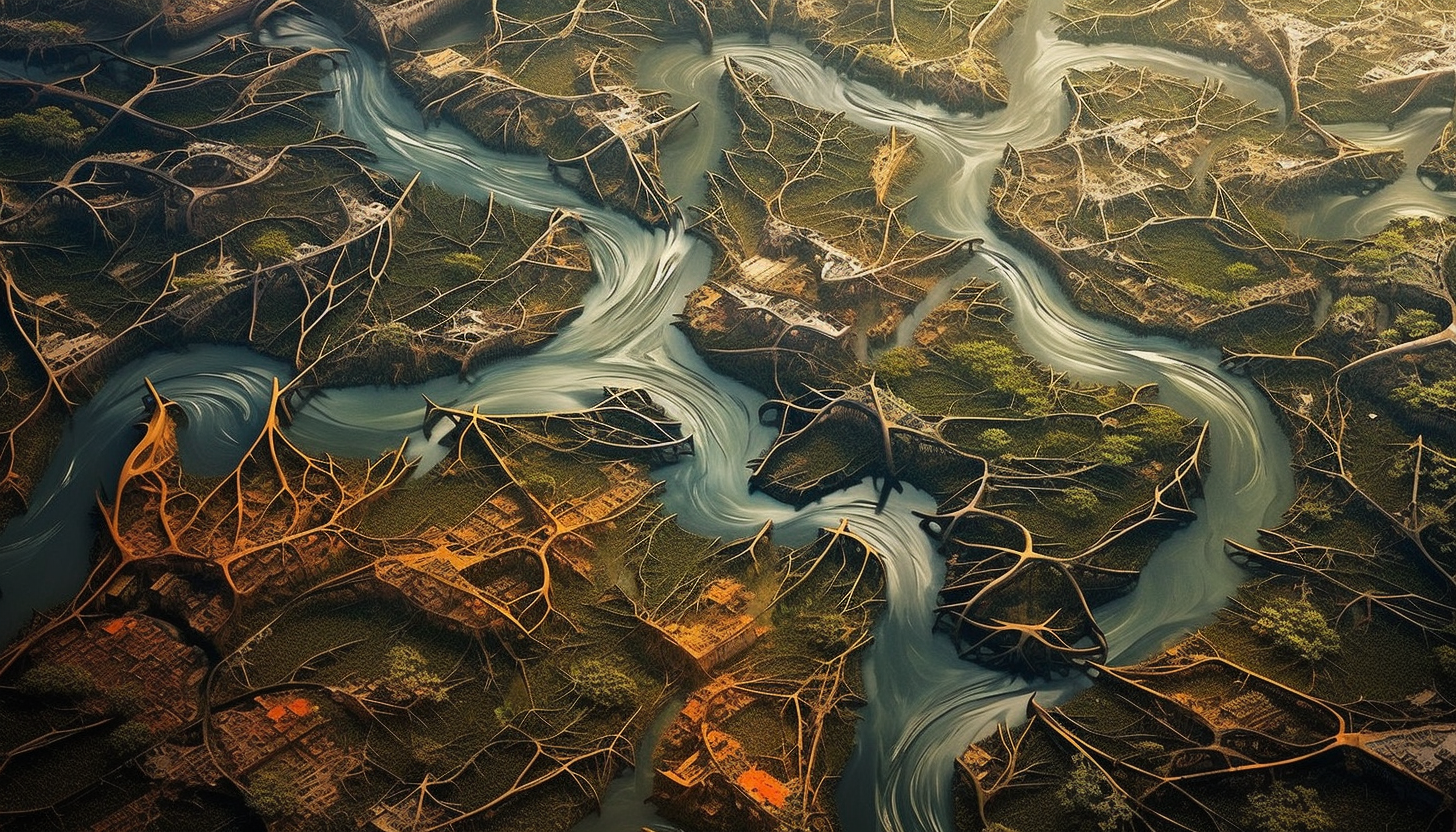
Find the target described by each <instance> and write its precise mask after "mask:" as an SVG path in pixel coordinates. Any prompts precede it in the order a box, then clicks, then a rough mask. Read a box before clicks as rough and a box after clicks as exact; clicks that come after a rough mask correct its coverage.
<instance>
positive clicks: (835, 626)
mask: <svg viewBox="0 0 1456 832" xmlns="http://www.w3.org/2000/svg"><path fill="white" fill-rule="evenodd" d="M800 624H801V626H803V628H804V631H805V634H806V636H807V637H808V641H809V647H810V648H811V649H812V650H813V651H814V652H815V653H818V654H819V655H821V656H837V655H839V654H840V653H841V652H842V651H843V650H844V648H846V647H848V646H849V644H850V640H849V639H850V636H851V634H852V633H853V632H854V624H853V623H852V622H851V621H850V620H849V619H848V618H846V617H845V616H844V615H842V614H840V613H837V612H826V613H821V614H818V615H805V616H803V617H801V619H800Z"/></svg>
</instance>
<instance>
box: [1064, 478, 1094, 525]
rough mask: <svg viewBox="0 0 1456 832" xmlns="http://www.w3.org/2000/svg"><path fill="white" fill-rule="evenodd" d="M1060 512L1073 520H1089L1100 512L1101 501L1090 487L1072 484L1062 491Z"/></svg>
mask: <svg viewBox="0 0 1456 832" xmlns="http://www.w3.org/2000/svg"><path fill="white" fill-rule="evenodd" d="M1061 506H1062V512H1063V513H1064V514H1066V515H1067V516H1068V517H1070V518H1072V519H1073V520H1091V519H1092V518H1093V517H1096V516H1097V515H1098V514H1100V513H1102V501H1101V500H1100V499H1098V498H1097V492H1095V491H1093V490H1092V489H1090V488H1083V487H1082V486H1080V485H1074V486H1072V487H1071V488H1068V489H1067V490H1066V491H1063V492H1062V500H1061Z"/></svg>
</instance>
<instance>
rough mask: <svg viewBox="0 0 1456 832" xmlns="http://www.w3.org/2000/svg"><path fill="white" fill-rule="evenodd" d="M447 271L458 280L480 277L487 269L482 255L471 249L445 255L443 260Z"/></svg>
mask: <svg viewBox="0 0 1456 832" xmlns="http://www.w3.org/2000/svg"><path fill="white" fill-rule="evenodd" d="M441 263H442V264H443V266H444V267H445V271H446V272H447V273H448V274H449V275H450V276H451V277H453V278H454V279H456V280H469V279H471V278H475V277H479V276H480V274H481V273H482V272H484V271H485V261H484V260H482V259H481V257H480V255H478V254H475V253H473V252H469V251H456V252H452V253H450V254H447V255H445V257H444V259H443V260H442V261H441Z"/></svg>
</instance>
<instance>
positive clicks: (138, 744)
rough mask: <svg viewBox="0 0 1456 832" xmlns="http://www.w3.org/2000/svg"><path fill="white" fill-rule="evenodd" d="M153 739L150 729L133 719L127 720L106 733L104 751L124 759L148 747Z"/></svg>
mask: <svg viewBox="0 0 1456 832" xmlns="http://www.w3.org/2000/svg"><path fill="white" fill-rule="evenodd" d="M155 739H156V737H155V735H153V734H152V729H150V728H148V727H147V726H146V725H144V724H143V723H140V722H137V721H136V720H134V719H132V720H127V721H126V722H123V723H122V724H120V725H118V726H116V730H114V731H112V732H111V733H110V734H109V735H107V737H106V751H107V753H108V754H110V755H111V756H113V757H116V758H117V759H121V760H126V759H130V758H132V757H135V756H136V755H137V754H138V753H139V752H141V751H142V749H145V748H147V747H149V746H150V745H151V744H152V743H153V742H154V741H155Z"/></svg>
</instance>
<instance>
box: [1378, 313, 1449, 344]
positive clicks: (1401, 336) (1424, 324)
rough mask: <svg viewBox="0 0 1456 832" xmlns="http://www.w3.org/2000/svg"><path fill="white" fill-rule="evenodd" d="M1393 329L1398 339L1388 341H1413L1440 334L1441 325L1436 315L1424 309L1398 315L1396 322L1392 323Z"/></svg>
mask: <svg viewBox="0 0 1456 832" xmlns="http://www.w3.org/2000/svg"><path fill="white" fill-rule="evenodd" d="M1391 329H1393V330H1394V331H1395V335H1396V337H1395V338H1391V339H1388V340H1392V341H1395V340H1399V341H1413V340H1415V339H1416V338H1424V337H1426V336H1427V335H1435V334H1436V333H1437V332H1440V331H1441V323H1440V321H1437V320H1436V316H1435V315H1432V314H1431V313H1430V312H1427V311H1426V310H1424V309H1407V310H1405V311H1403V312H1397V313H1396V315H1395V320H1394V321H1391Z"/></svg>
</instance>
